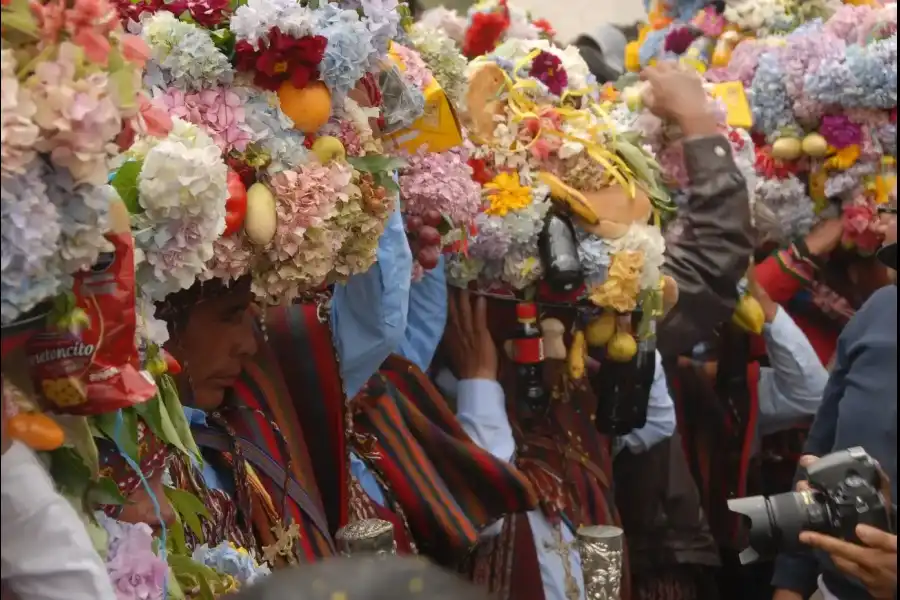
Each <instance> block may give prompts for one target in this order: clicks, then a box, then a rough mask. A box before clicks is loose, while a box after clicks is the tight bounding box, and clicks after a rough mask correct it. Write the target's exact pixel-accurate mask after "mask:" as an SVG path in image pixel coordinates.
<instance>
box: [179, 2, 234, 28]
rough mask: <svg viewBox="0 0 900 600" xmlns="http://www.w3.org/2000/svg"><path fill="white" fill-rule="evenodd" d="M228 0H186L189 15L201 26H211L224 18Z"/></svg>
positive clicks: (227, 8)
mask: <svg viewBox="0 0 900 600" xmlns="http://www.w3.org/2000/svg"><path fill="white" fill-rule="evenodd" d="M228 5H229V0H187V9H188V10H189V11H190V13H191V17H192V18H193V19H194V21H196V22H197V24H198V25H200V26H201V27H206V28H212V27H215V26H216V25H218V24H219V23H221V22H222V21H224V20H225V18H226V17H227V16H228V12H229V7H228Z"/></svg>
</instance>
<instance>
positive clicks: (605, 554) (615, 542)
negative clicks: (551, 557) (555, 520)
mask: <svg viewBox="0 0 900 600" xmlns="http://www.w3.org/2000/svg"><path fill="white" fill-rule="evenodd" d="M575 537H576V542H577V544H578V552H579V554H580V555H581V569H582V572H583V573H584V597H585V600H619V593H620V590H621V585H622V551H623V543H624V537H625V532H623V531H622V530H621V529H619V528H618V527H611V526H608V525H591V526H587V527H581V528H579V529H578V532H577V533H576V534H575Z"/></svg>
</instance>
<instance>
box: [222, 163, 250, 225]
mask: <svg viewBox="0 0 900 600" xmlns="http://www.w3.org/2000/svg"><path fill="white" fill-rule="evenodd" d="M246 215H247V188H246V187H244V182H243V181H241V176H240V175H238V173H237V172H235V171H234V170H232V169H229V170H228V201H227V202H226V203H225V233H223V234H222V235H226V236H228V235H232V234H234V233H237V232H238V231H240V229H241V226H242V225H243V224H244V217H245V216H246Z"/></svg>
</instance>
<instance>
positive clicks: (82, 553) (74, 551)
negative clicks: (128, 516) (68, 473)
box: [0, 442, 116, 600]
mask: <svg viewBox="0 0 900 600" xmlns="http://www.w3.org/2000/svg"><path fill="white" fill-rule="evenodd" d="M0 487H2V496H3V508H2V522H3V543H2V548H3V549H2V554H3V557H2V558H3V581H4V583H5V584H6V585H7V587H8V588H9V589H10V591H12V592H13V593H15V594H16V596H18V598H19V599H20V600H115V599H116V595H115V593H114V592H113V589H112V586H111V584H110V580H109V575H108V574H107V572H106V567H105V566H104V564H103V560H102V559H101V558H100V555H99V554H97V551H96V550H95V549H94V546H93V544H92V542H91V539H90V536H89V535H88V532H87V530H86V529H85V526H84V523H83V522H82V520H81V519H80V518H79V517H78V514H77V513H76V512H75V510H74V509H73V508H72V505H71V504H69V502H68V501H67V500H66V499H65V498H63V497H62V496H61V495H60V494H59V493H58V492H57V491H56V490H55V489H54V487H53V481H52V480H51V479H50V476H49V475H48V474H47V471H46V470H45V469H44V466H43V465H42V464H41V462H40V460H38V457H37V456H36V455H35V454H34V453H33V452H32V451H31V450H30V449H28V448H27V447H25V446H24V445H22V444H20V443H18V442H13V443H12V444H11V446H10V447H9V449H8V450H7V451H6V452H4V453H3V459H2V486H0Z"/></svg>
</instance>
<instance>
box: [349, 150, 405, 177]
mask: <svg viewBox="0 0 900 600" xmlns="http://www.w3.org/2000/svg"><path fill="white" fill-rule="evenodd" d="M347 162H348V163H350V165H351V166H352V167H353V168H354V169H356V170H357V171H362V172H363V173H384V172H393V171H396V170H397V169H402V168H404V167H405V166H406V161H405V160H402V159H400V158H395V157H393V156H385V155H383V154H369V155H368V156H363V157H356V156H348V157H347Z"/></svg>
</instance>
